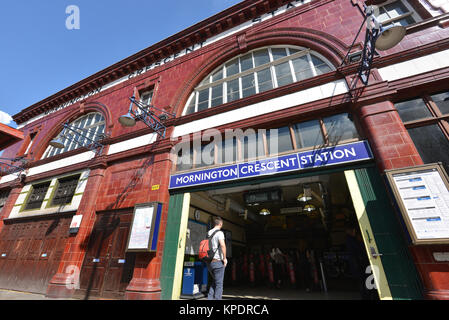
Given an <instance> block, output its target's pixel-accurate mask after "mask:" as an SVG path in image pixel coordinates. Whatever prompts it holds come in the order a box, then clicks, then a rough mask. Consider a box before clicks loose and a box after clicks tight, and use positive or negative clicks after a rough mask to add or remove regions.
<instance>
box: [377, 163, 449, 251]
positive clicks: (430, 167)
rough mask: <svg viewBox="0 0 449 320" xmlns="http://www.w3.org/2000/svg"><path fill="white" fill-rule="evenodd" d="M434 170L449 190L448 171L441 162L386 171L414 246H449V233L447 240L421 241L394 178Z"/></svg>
mask: <svg viewBox="0 0 449 320" xmlns="http://www.w3.org/2000/svg"><path fill="white" fill-rule="evenodd" d="M433 169H436V170H437V172H438V173H439V175H440V177H441V180H442V181H443V183H444V184H445V186H446V188H447V189H448V190H449V176H448V174H447V173H446V170H445V169H444V167H443V164H442V163H441V162H438V163H430V164H424V165H418V166H413V167H406V168H401V169H389V170H385V175H386V178H387V181H388V184H389V187H390V188H391V190H392V191H393V197H394V200H395V202H396V204H397V205H398V208H399V211H400V213H401V216H402V220H403V221H404V223H405V226H406V228H407V231H408V233H409V237H410V239H411V242H412V244H413V245H433V244H449V232H448V237H447V238H435V239H419V238H418V237H417V235H416V232H415V229H414V228H413V225H412V223H411V220H410V217H409V215H408V213H407V210H406V208H405V205H404V202H403V200H402V198H401V196H400V194H399V190H398V188H397V186H396V183H395V182H394V176H395V175H397V174H404V173H405V174H407V173H413V172H419V171H426V170H433Z"/></svg>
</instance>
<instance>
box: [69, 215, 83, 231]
mask: <svg viewBox="0 0 449 320" xmlns="http://www.w3.org/2000/svg"><path fill="white" fill-rule="evenodd" d="M82 220H83V215H82V214H77V215H76V216H73V218H72V222H71V223H70V228H69V233H70V234H74V233H78V230H79V229H80V225H81V221H82Z"/></svg>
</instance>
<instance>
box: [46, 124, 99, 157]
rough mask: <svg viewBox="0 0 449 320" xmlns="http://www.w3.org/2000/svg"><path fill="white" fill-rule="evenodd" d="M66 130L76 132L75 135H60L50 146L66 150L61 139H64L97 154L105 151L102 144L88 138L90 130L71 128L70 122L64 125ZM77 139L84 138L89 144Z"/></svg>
mask: <svg viewBox="0 0 449 320" xmlns="http://www.w3.org/2000/svg"><path fill="white" fill-rule="evenodd" d="M64 129H66V130H68V131H72V132H74V133H75V135H73V136H70V135H66V134H60V135H59V136H58V137H56V138H55V139H53V140H51V141H50V143H49V145H50V146H52V147H54V148H57V149H62V148H64V142H63V141H62V139H61V137H64V138H65V139H67V140H69V141H75V142H76V143H78V144H79V145H80V146H82V147H86V148H88V149H89V150H91V151H93V152H95V153H96V154H101V152H102V151H103V148H104V145H102V144H101V143H99V142H97V141H96V140H94V139H92V138H89V136H88V133H89V129H82V128H76V127H73V126H71V125H70V124H69V123H68V122H66V123H64V125H63V131H64ZM76 137H80V138H83V139H85V140H86V141H87V142H88V143H87V144H83V143H82V142H80V141H79V140H78V138H76Z"/></svg>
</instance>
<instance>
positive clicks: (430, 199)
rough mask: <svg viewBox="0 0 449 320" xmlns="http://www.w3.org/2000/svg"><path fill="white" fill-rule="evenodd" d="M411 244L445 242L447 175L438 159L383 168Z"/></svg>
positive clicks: (448, 207)
mask: <svg viewBox="0 0 449 320" xmlns="http://www.w3.org/2000/svg"><path fill="white" fill-rule="evenodd" d="M385 173H386V176H387V179H388V182H389V184H390V186H391V188H392V190H393V194H394V197H395V199H396V202H397V204H398V206H399V209H400V211H401V214H402V218H403V221H404V222H405V225H406V226H407V229H408V232H409V234H410V238H411V240H412V242H413V244H417V245H418V244H443V243H444V244H446V243H449V178H448V176H447V173H446V171H445V170H444V168H443V166H442V165H441V164H440V163H436V164H428V165H422V166H415V167H408V168H404V169H394V170H387V171H385Z"/></svg>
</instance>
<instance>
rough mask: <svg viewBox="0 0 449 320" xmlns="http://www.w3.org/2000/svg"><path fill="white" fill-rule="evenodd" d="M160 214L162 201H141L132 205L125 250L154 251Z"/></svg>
mask: <svg viewBox="0 0 449 320" xmlns="http://www.w3.org/2000/svg"><path fill="white" fill-rule="evenodd" d="M161 214H162V203H159V202H151V203H142V204H137V205H136V206H135V207H134V215H133V221H132V224H131V230H130V232H129V237H128V245H127V246H126V251H130V252H154V251H156V249H157V241H158V237H159V225H160V222H161Z"/></svg>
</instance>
